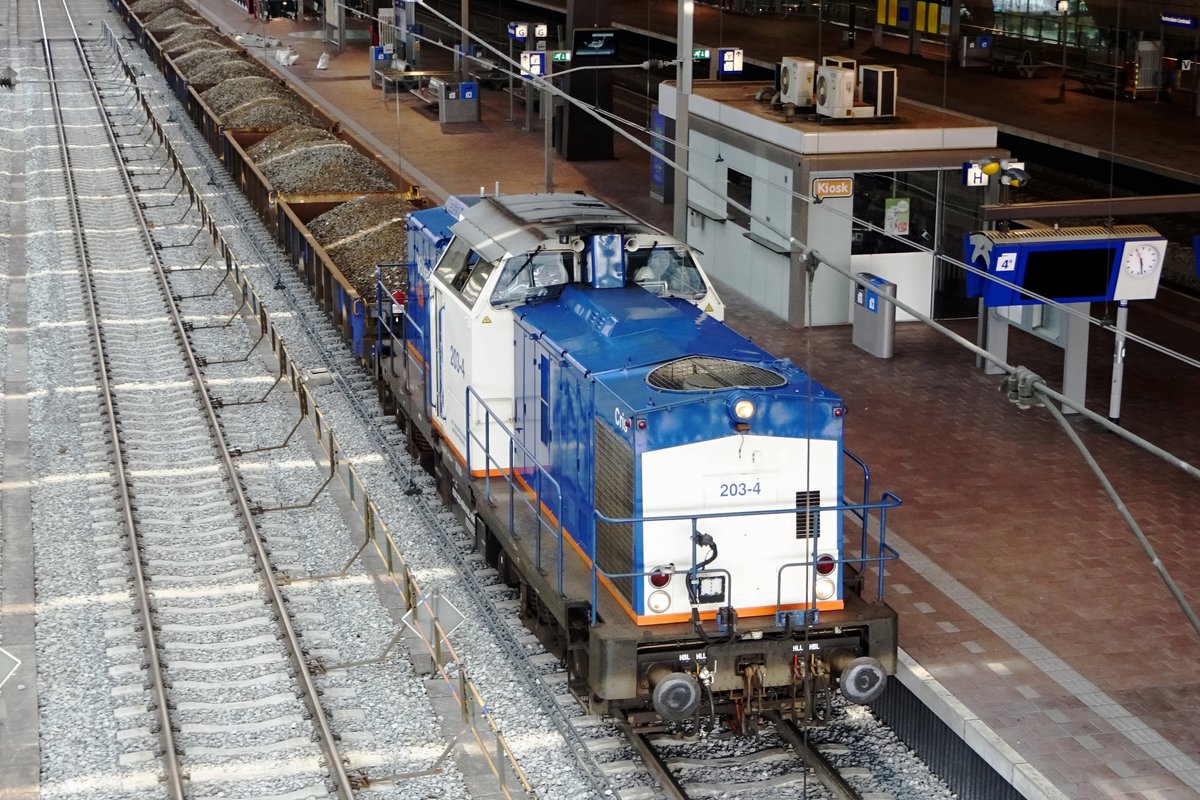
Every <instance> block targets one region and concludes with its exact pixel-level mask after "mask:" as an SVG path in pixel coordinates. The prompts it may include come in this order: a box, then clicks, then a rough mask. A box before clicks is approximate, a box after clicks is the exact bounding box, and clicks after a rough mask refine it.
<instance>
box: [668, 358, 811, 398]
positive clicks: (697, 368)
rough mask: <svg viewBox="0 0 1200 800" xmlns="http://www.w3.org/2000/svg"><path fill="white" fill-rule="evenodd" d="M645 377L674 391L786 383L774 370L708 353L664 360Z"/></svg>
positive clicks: (770, 385) (710, 389)
mask: <svg viewBox="0 0 1200 800" xmlns="http://www.w3.org/2000/svg"><path fill="white" fill-rule="evenodd" d="M646 381H647V382H648V383H649V384H650V385H651V386H653V387H654V388H655V389H663V390H666V391H671V392H707V391H712V390H714V389H732V388H744V389H762V388H769V387H773V386H783V385H785V384H786V383H787V379H786V378H784V377H783V376H782V375H780V374H779V373H778V372H775V371H774V370H770V369H765V368H763V367H758V366H755V365H754V364H745V363H743V362H740V361H727V360H725V359H723V358H709V357H707V356H692V357H689V358H680V359H678V360H675V361H672V362H671V363H669V364H663V365H662V366H661V367H659V368H658V369H656V370H654V371H652V372H651V373H650V374H649V375H648V376H646Z"/></svg>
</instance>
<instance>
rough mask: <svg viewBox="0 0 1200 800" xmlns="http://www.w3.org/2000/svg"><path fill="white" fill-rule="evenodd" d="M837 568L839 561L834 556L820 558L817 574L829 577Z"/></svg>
mask: <svg viewBox="0 0 1200 800" xmlns="http://www.w3.org/2000/svg"><path fill="white" fill-rule="evenodd" d="M836 567H837V559H836V558H834V557H833V556H828V555H826V556H820V557H819V558H818V559H817V574H818V575H828V574H829V573H831V572H833V570H834V569H835V568H836Z"/></svg>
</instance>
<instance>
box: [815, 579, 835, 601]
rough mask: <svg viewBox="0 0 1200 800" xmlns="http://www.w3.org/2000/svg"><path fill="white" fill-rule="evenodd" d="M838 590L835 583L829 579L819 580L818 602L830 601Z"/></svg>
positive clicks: (817, 589) (817, 587)
mask: <svg viewBox="0 0 1200 800" xmlns="http://www.w3.org/2000/svg"><path fill="white" fill-rule="evenodd" d="M836 590H837V587H836V586H834V583H833V581H831V580H829V578H818V579H817V586H816V592H817V599H818V600H829V599H830V598H832V597H833V595H834V593H835V592H836Z"/></svg>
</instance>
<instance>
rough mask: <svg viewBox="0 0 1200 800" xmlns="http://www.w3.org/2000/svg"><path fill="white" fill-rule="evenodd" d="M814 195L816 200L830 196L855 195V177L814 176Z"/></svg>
mask: <svg viewBox="0 0 1200 800" xmlns="http://www.w3.org/2000/svg"><path fill="white" fill-rule="evenodd" d="M812 196H813V199H814V200H824V199H826V198H828V197H853V196H854V178H813V182H812Z"/></svg>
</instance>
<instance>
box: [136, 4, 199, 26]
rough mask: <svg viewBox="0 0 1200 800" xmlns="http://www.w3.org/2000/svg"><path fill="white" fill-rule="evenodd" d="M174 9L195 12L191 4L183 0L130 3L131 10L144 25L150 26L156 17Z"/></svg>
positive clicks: (189, 12)
mask: <svg viewBox="0 0 1200 800" xmlns="http://www.w3.org/2000/svg"><path fill="white" fill-rule="evenodd" d="M172 9H175V10H178V11H183V12H185V13H188V14H191V13H194V12H193V11H192V9H191V6H189V5H188V4H187V3H185V2H183V0H138V2H136V3H130V4H129V10H130V11H132V12H133V13H134V14H135V15H136V16H137V18H138V19H140V20H141V21H142V25H143V26H144V27H150V22H151V21H152V20H153V19H154V18H155V17H157V16H158V15H159V14H162V13H164V12H166V11H170V10H172Z"/></svg>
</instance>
